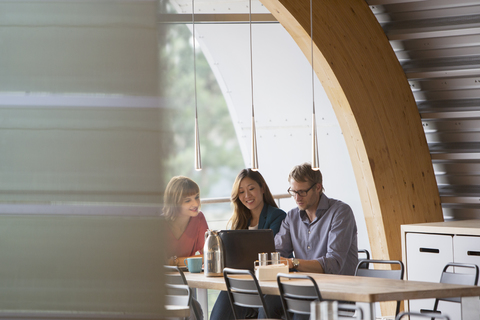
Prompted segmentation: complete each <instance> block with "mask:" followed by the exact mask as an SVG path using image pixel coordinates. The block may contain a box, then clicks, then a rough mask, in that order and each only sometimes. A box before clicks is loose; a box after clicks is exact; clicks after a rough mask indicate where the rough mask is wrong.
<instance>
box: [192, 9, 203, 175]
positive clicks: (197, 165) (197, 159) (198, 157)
mask: <svg viewBox="0 0 480 320" xmlns="http://www.w3.org/2000/svg"><path fill="white" fill-rule="evenodd" d="M192 37H193V81H194V96H195V170H197V171H200V170H202V155H201V152H200V133H199V130H198V101H197V48H196V36H195V0H192Z"/></svg>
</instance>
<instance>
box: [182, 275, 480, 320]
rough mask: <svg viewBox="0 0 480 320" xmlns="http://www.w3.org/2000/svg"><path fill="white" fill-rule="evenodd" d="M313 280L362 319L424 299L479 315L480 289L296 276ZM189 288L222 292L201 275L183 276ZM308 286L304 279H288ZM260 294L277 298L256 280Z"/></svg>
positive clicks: (466, 318) (274, 289) (272, 287)
mask: <svg viewBox="0 0 480 320" xmlns="http://www.w3.org/2000/svg"><path fill="white" fill-rule="evenodd" d="M299 274H307V275H309V276H311V277H313V278H314V279H315V280H316V281H317V284H318V287H319V289H320V292H321V294H322V298H324V299H327V300H343V301H355V302H358V303H359V304H360V305H361V306H362V309H363V311H364V314H365V317H364V319H371V320H374V319H375V307H374V303H375V302H382V301H396V300H412V299H425V298H448V297H462V319H463V320H474V319H475V320H478V318H479V315H480V298H479V296H480V286H464V285H454V284H445V283H432V282H420V281H406V280H390V279H381V278H367V277H354V276H340V275H331V274H319V273H299ZM185 277H186V278H187V281H188V285H189V286H190V287H192V288H200V289H215V290H226V289H227V288H226V286H225V281H224V279H223V277H205V275H204V274H203V273H189V272H186V273H185ZM290 281H296V282H298V283H299V284H301V283H305V284H308V282H307V281H305V280H290ZM259 284H260V287H261V288H262V292H263V293H264V294H272V295H278V294H279V291H278V286H277V282H276V281H259Z"/></svg>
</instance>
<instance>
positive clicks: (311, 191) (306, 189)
mask: <svg viewBox="0 0 480 320" xmlns="http://www.w3.org/2000/svg"><path fill="white" fill-rule="evenodd" d="M288 182H289V183H290V188H289V189H288V193H290V194H291V195H292V196H293V197H294V198H295V202H296V203H297V208H294V209H292V210H290V211H289V212H288V214H287V217H286V218H285V220H283V222H282V225H281V227H280V231H279V232H278V233H277V235H276V236H275V248H276V250H277V251H278V252H280V254H281V256H282V257H291V256H292V253H293V255H294V258H288V259H286V260H287V262H288V266H289V268H290V269H294V270H297V271H302V272H318V273H331V274H344V275H353V274H354V273H355V268H356V266H357V263H358V249H357V225H356V223H355V217H354V215H353V212H352V209H351V208H350V206H349V205H347V204H345V203H343V202H341V201H339V200H335V199H330V198H328V197H327V196H326V195H325V194H323V181H322V173H321V172H320V171H315V170H313V169H312V167H311V165H310V164H308V163H304V164H301V165H298V166H295V167H294V168H293V169H292V171H291V172H290V174H289V176H288ZM284 261H285V259H284ZM266 299H267V305H268V306H269V307H268V309H269V315H270V316H271V317H277V318H279V317H280V316H281V314H282V313H283V312H282V307H281V302H280V299H279V297H275V296H267V297H266ZM261 316H264V314H263V310H261V311H260V314H259V318H260V317H261ZM296 318H300V317H296ZM307 319H308V317H307Z"/></svg>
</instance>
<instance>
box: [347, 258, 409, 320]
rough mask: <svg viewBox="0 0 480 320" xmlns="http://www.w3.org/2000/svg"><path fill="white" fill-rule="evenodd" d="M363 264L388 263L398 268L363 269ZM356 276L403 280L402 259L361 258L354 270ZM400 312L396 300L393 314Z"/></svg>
mask: <svg viewBox="0 0 480 320" xmlns="http://www.w3.org/2000/svg"><path fill="white" fill-rule="evenodd" d="M363 264H389V265H391V266H394V265H397V266H398V267H399V269H398V270H396V269H395V270H394V269H392V270H384V269H364V268H362V265H363ZM355 275H356V276H361V277H372V278H385V279H395V280H403V275H404V267H403V263H402V261H399V260H362V261H359V262H358V265H357V269H356V270H355ZM399 312H400V301H397V308H396V310H395V315H397V314H398V313H399Z"/></svg>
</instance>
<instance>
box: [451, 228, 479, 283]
mask: <svg viewBox="0 0 480 320" xmlns="http://www.w3.org/2000/svg"><path fill="white" fill-rule="evenodd" d="M453 255H454V256H453V261H455V262H457V263H473V264H476V265H477V266H479V267H480V237H475V236H454V237H453ZM461 272H469V273H473V272H474V270H469V269H468V271H464V270H461ZM477 285H478V283H477Z"/></svg>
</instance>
